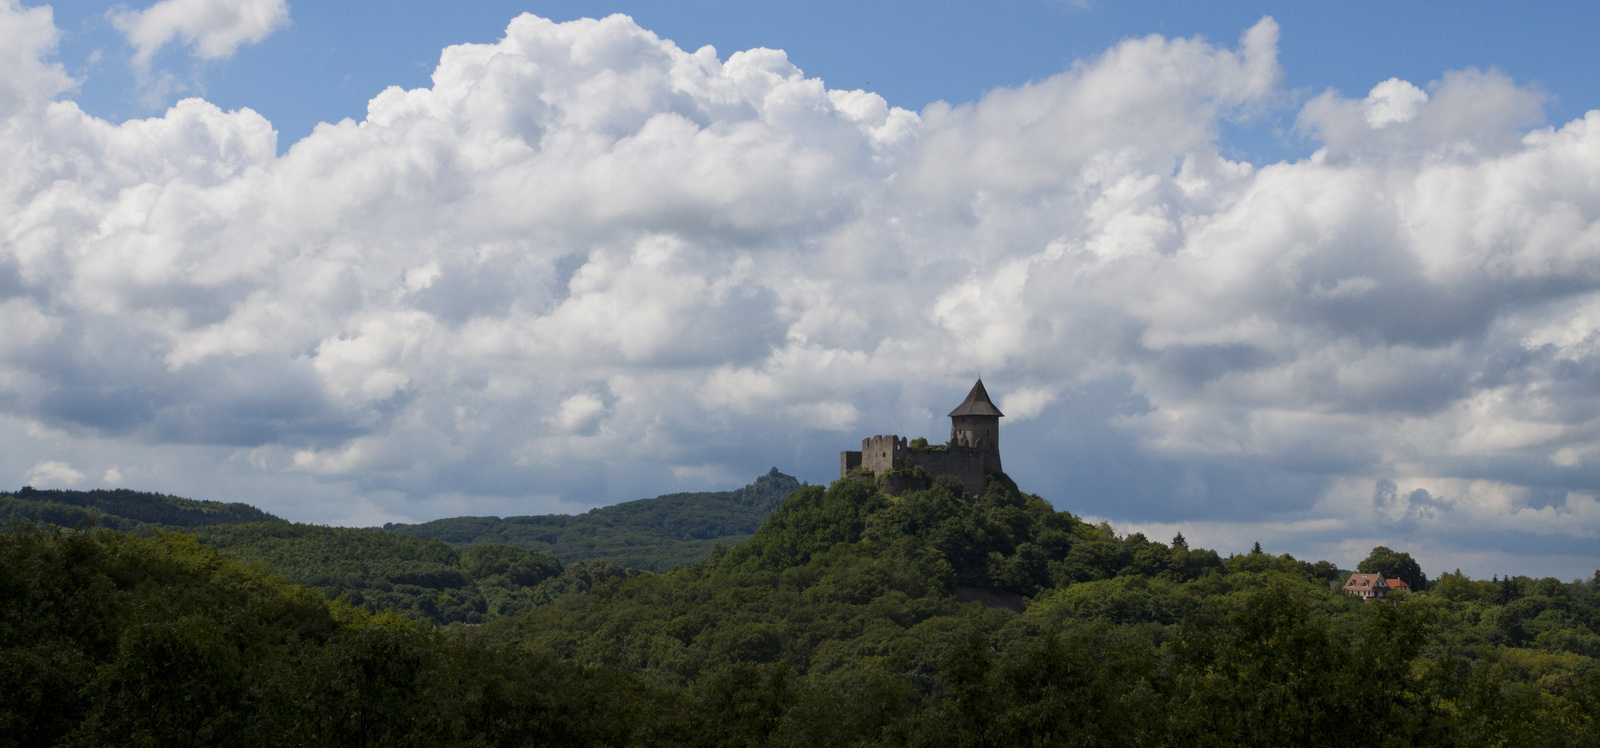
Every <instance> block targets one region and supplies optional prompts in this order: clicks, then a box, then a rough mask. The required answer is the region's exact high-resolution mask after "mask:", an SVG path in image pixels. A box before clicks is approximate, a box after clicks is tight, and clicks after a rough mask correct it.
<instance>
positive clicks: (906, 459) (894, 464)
mask: <svg viewBox="0 0 1600 748" xmlns="http://www.w3.org/2000/svg"><path fill="white" fill-rule="evenodd" d="M1003 417H1005V414H1004V413H1001V412H1000V409H999V408H996V407H995V406H994V403H993V402H992V401H990V400H989V393H988V391H987V390H985V389H984V388H983V380H982V379H979V380H978V383H977V384H974V385H972V391H971V392H968V393H967V399H966V400H963V401H961V404H960V405H958V406H956V409H955V410H952V411H950V443H949V444H943V445H937V446H928V447H923V446H917V447H912V446H909V445H908V444H907V443H906V440H905V439H904V438H902V437H899V436H896V435H894V434H887V435H879V436H871V437H867V438H866V439H862V440H861V451H860V452H853V451H852V452H841V453H840V454H839V477H841V478H843V477H847V476H849V474H850V471H852V470H855V469H857V468H861V469H862V470H863V471H865V472H868V473H871V474H872V475H873V476H874V477H877V478H880V479H882V480H883V483H884V489H885V490H887V491H889V492H890V493H898V492H899V491H901V490H903V489H906V488H914V487H919V486H916V485H915V482H916V480H915V479H914V478H910V477H908V476H906V475H905V473H904V472H903V471H905V470H907V469H909V468H914V467H920V468H922V469H923V470H925V471H927V473H928V475H930V476H932V477H938V476H941V475H948V476H950V477H952V478H955V479H956V480H959V481H961V484H962V485H963V486H965V487H966V491H967V493H969V494H973V495H982V494H983V491H984V489H986V488H987V487H988V485H989V475H990V474H992V473H998V472H1000V419H1001V418H1003Z"/></svg>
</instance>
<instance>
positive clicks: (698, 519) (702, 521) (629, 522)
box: [383, 468, 801, 571]
mask: <svg viewBox="0 0 1600 748" xmlns="http://www.w3.org/2000/svg"><path fill="white" fill-rule="evenodd" d="M800 487H801V483H800V481H798V480H795V478H794V477H793V476H788V475H784V474H783V473H780V472H778V469H777V468H773V469H772V470H771V471H770V472H768V473H767V474H766V475H763V476H761V477H760V478H757V479H756V481H755V482H754V483H751V484H750V485H748V486H745V487H744V488H740V489H738V490H734V491H719V492H706V493H675V494H667V495H666V496H660V497H657V498H654V499H640V500H638V501H629V502H626V503H623V504H613V505H612V506H606V507H600V508H599V509H593V510H590V511H589V512H587V513H585V514H575V515H574V514H546V515H539V516H529V517H504V518H501V517H452V518H450V519H440V520H434V521H432V522H424V523H422V524H417V525H405V524H387V525H384V526H383V529H385V530H387V531H389V532H393V533H398V534H401V535H410V536H412V537H420V538H434V539H437V540H443V541H445V542H446V543H450V544H452V545H475V544H479V543H501V544H505V545H514V546H520V547H523V548H529V549H532V550H536V551H542V552H545V553H549V554H551V555H553V556H555V557H556V558H559V559H561V561H562V562H563V563H571V562H574V561H592V560H604V561H609V562H611V563H614V564H619V565H622V566H628V567H632V568H635V569H646V570H650V571H666V570H668V569H671V568H673V567H676V566H683V565H686V564H692V563H695V562H697V561H700V560H701V559H704V558H706V557H707V556H708V555H710V553H711V549H712V548H713V547H714V546H715V545H716V544H718V543H722V544H724V545H734V544H736V543H741V542H744V540H745V539H746V538H748V537H750V535H751V534H753V533H754V532H755V531H756V528H758V527H760V526H761V523H762V522H763V521H765V520H766V518H767V516H768V515H770V514H772V511H773V510H774V509H776V508H777V507H778V505H779V504H781V503H783V500H784V499H786V498H788V497H789V495H790V494H792V493H794V492H795V491H797V490H799V489H800Z"/></svg>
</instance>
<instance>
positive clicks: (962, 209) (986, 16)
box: [0, 0, 1600, 579]
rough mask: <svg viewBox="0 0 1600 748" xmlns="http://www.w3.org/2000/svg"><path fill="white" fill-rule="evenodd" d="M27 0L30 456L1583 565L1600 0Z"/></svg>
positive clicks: (347, 517) (1595, 373)
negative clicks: (1035, 521)
mask: <svg viewBox="0 0 1600 748" xmlns="http://www.w3.org/2000/svg"><path fill="white" fill-rule="evenodd" d="M1274 5H1275V4H1267V3H1209V4H1196V3H1176V2H1171V3H1161V2H1154V3H1139V4H1127V3H1124V4H1111V3H1105V2H1079V3H1073V2H1062V1H1061V0H1048V1H1046V0H1040V1H1039V2H1028V1H1025V0H1013V1H1011V2H994V3H970V2H967V3H956V2H948V3H915V4H913V3H905V2H879V3H857V4H846V3H828V2H812V3H803V4H802V3H768V4H749V3H732V2H711V1H704V2H686V1H680V2H631V3H630V2H621V3H617V4H614V5H602V4H599V3H593V2H589V3H569V2H549V3H505V2H481V3H466V4H463V3H423V2H404V1H402V2H386V3H382V4H380V3H375V2H341V3H313V2H306V1H302V2H294V3H288V2H284V0H161V1H160V2H156V3H150V2H135V3H119V4H112V3H103V2H88V1H85V2H74V3H69V4H63V5H61V6H58V7H52V6H49V5H43V4H27V3H19V2H17V1H16V0H0V485H6V483H7V482H8V481H9V483H10V484H13V485H16V486H21V485H33V486H35V487H39V488H45V487H52V488H79V489H87V488H109V487H129V488H135V489H139V490H147V491H160V492H165V493H172V494H177V495H181V496H188V497H192V498H202V499H216V500H225V501H245V502H248V503H251V504H254V505H256V506H259V507H261V508H263V509H266V510H267V511H271V512H273V513H275V514H278V515H280V516H283V517H285V518H288V519H292V520H296V521H303V522H316V523H325V524H339V525H358V526H371V525H376V524H382V523H383V522H389V521H421V520H428V519H434V518H439V517H448V516H458V515H498V516H509V515H520V514H543V513H553V512H579V511H583V510H586V509H588V508H592V507H595V506H601V505H606V504H610V503H615V502H618V501H626V500H631V499H636V498H641V497H647V496H654V495H658V494H664V493H670V492H677V491H692V490H718V489H726V488H732V487H736V486H739V485H743V484H745V483H747V482H749V481H750V480H752V479H753V478H755V477H756V476H757V475H760V474H761V473H764V472H765V471H766V470H767V469H768V468H770V467H774V466H775V467H777V468H778V469H779V470H782V471H784V472H787V473H790V474H793V475H796V476H797V477H799V478H801V479H803V480H807V481H810V482H813V483H827V482H829V481H831V480H833V479H834V478H836V477H837V470H838V467H837V466H838V452H839V451H841V450H845V449H850V448H853V447H854V446H856V445H858V444H859V443H860V440H861V439H862V438H863V437H866V436H872V435H876V434H885V433H896V434H900V435H903V436H909V437H915V436H927V437H930V438H931V439H932V440H933V441H941V440H942V439H943V438H944V437H945V435H946V434H947V433H948V429H949V425H948V420H947V419H946V418H945V417H944V414H945V413H947V412H948V411H949V410H950V409H951V408H953V407H954V406H955V405H956V404H957V403H959V402H960V401H961V398H962V397H963V396H964V395H965V394H966V391H967V389H968V388H970V387H971V385H972V382H973V381H974V379H976V378H977V377H979V376H981V377H983V379H984V382H985V384H986V385H987V387H988V389H989V391H990V393H991V394H993V395H994V396H995V398H996V400H997V401H998V403H999V405H1000V407H1001V409H1002V410H1004V411H1005V412H1006V416H1007V417H1006V418H1005V419H1004V420H1003V421H1002V431H1003V435H1002V439H1001V442H1002V443H1001V446H1002V453H1003V455H1004V460H1005V466H1006V470H1007V472H1008V473H1009V474H1010V475H1011V476H1012V477H1013V478H1015V479H1016V481H1017V482H1018V484H1019V485H1020V486H1022V487H1023V488H1024V490H1028V491H1030V492H1035V493H1038V494H1039V495H1041V496H1043V497H1045V498H1046V499H1048V500H1049V501H1051V503H1053V504H1054V505H1055V506H1056V507H1057V508H1058V509H1062V510H1066V511H1071V512H1073V513H1074V514H1077V515H1079V516H1082V517H1085V518H1088V519H1091V520H1093V521H1100V520H1106V521H1109V522H1111V523H1112V524H1113V525H1114V526H1115V527H1116V528H1118V530H1119V531H1122V532H1135V531H1137V532H1145V533H1146V534H1148V535H1150V536H1151V537H1154V538H1156V539H1160V540H1166V539H1168V538H1170V537H1171V535H1172V534H1174V533H1176V532H1180V531H1181V532H1182V533H1183V534H1184V535H1185V536H1186V537H1188V538H1189V540H1190V542H1191V543H1194V544H1197V545H1204V546H1207V547H1214V548H1218V549H1219V550H1222V551H1223V552H1225V553H1227V552H1240V551H1243V550H1246V549H1248V548H1249V547H1250V545H1251V544H1252V543H1254V542H1260V543H1261V544H1262V546H1263V547H1264V548H1265V549H1267V550H1269V551H1272V552H1274V553H1280V552H1288V553H1292V554H1294V555H1296V556H1297V557H1301V558H1307V559H1328V560H1331V561H1334V562H1336V563H1338V564H1340V565H1341V566H1343V567H1345V568H1353V567H1354V566H1355V564H1356V563H1357V562H1359V561H1360V560H1361V559H1362V558H1363V557H1365V555H1366V553H1367V552H1368V551H1369V550H1370V549H1371V548H1372V547H1373V546H1376V545H1379V544H1385V545H1389V546H1391V547H1393V548H1396V549H1399V550H1405V551H1408V552H1410V553H1412V554H1413V555H1414V556H1416V557H1417V558H1418V560H1419V561H1420V562H1421V563H1422V565H1423V568H1424V570H1425V571H1427V572H1428V573H1429V574H1430V575H1433V576H1437V575H1438V574H1439V573H1441V572H1444V571H1450V570H1453V569H1456V568H1459V569H1461V570H1463V571H1465V572H1467V573H1469V574H1472V575H1475V576H1480V577H1488V576H1490V575H1491V574H1508V573H1515V574H1533V575H1554V576H1558V577H1561V578H1564V579H1571V578H1577V577H1588V576H1589V575H1590V574H1592V573H1593V571H1594V570H1595V569H1596V568H1597V567H1600V500H1597V496H1600V399H1597V397H1596V395H1597V394H1600V111H1597V108H1600V75H1596V73H1600V45H1595V44H1593V43H1592V40H1591V39H1590V38H1589V37H1591V36H1592V35H1593V29H1595V28H1600V23H1597V21H1600V6H1590V5H1587V4H1542V5H1540V6H1539V7H1537V8H1532V9H1528V8H1522V7H1504V6H1503V5H1502V4H1488V3H1484V4H1474V3H1467V4H1462V3H1450V4H1444V3H1407V4H1404V6H1403V7H1393V4H1385V3H1376V2H1352V3H1342V4H1322V5H1328V6H1337V7H1313V5H1314V4H1289V5H1293V6H1294V7H1287V8H1278V7H1273V6H1274Z"/></svg>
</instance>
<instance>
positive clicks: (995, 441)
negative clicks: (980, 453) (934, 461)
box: [950, 379, 1006, 452]
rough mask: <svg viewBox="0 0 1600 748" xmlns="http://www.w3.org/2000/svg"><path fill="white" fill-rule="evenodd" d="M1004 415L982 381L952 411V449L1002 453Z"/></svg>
mask: <svg viewBox="0 0 1600 748" xmlns="http://www.w3.org/2000/svg"><path fill="white" fill-rule="evenodd" d="M1005 415H1006V414H1004V413H1001V412H1000V409H999V408H996V407H995V406H994V402H993V401H991V400H990V399H989V392H988V391H987V390H985V389H984V388H983V380H982V379H979V380H978V383H977V384H974V385H972V391H971V392H968V393H967V399H965V400H962V401H961V404H960V405H957V406H956V409H955V410H952V411H950V446H952V447H970V448H972V449H983V450H994V451H996V452H999V451H1000V419H1001V418H1004V417H1005Z"/></svg>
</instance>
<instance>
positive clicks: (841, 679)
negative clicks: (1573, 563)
mask: <svg viewBox="0 0 1600 748" xmlns="http://www.w3.org/2000/svg"><path fill="white" fill-rule="evenodd" d="M964 493H965V492H964V491H962V490H961V489H960V487H959V486H957V485H955V484H954V483H953V482H951V481H949V480H948V479H945V480H940V481H936V482H934V484H933V485H932V486H931V487H930V488H928V489H926V490H921V491H907V492H905V493H904V494H902V495H900V496H887V495H885V494H883V493H882V492H881V491H879V490H878V489H877V488H876V486H875V485H874V484H873V482H872V481H869V480H863V479H845V480H840V481H838V482H836V483H834V484H833V485H832V486H830V487H827V488H822V487H805V488H803V489H802V490H800V491H798V492H796V493H795V494H794V495H793V496H791V497H790V498H789V500H787V501H785V502H784V503H783V504H782V505H781V506H780V507H778V509H777V510H776V511H774V512H773V513H772V515H771V517H770V518H769V519H768V521H767V522H766V523H765V524H763V525H762V526H761V527H760V529H759V530H757V531H756V532H755V533H754V534H753V535H752V536H751V537H750V538H749V540H748V541H746V542H744V543H742V544H738V545H734V546H731V547H716V548H713V550H712V552H711V554H710V555H709V557H707V558H706V559H705V560H703V561H701V562H699V563H696V564H692V565H688V566H683V567H680V568H677V569H674V570H672V571H669V572H667V573H663V574H641V573H639V572H637V571H628V570H625V569H622V568H621V567H617V566H615V565H613V564H609V563H606V562H603V561H601V562H588V563H570V564H567V565H566V566H564V567H563V566H561V565H560V563H559V562H558V561H555V560H554V559H552V558H550V557H549V556H546V555H543V554H539V553H536V552H533V551H530V550H528V549H526V548H519V547H511V546H506V545H500V546H491V545H473V546H469V547H467V548H465V549H456V548H452V547H451V546H449V545H447V544H445V543H442V542H438V541H431V540H426V539H418V538H410V537H405V536H401V535H395V534H385V533H381V532H378V531H360V530H336V529H333V528H305V527H303V526H293V525H262V524H257V525H242V526H234V527H221V528H207V529H204V530H200V531H197V532H203V533H206V534H207V536H208V538H209V539H211V540H213V541H215V542H218V543H219V544H221V545H224V546H225V547H226V548H227V551H226V552H227V553H237V554H239V555H240V556H244V557H253V558H255V559H256V560H257V561H259V562H260V564H261V565H272V564H276V565H283V566H285V567H286V568H288V569H290V570H291V571H294V572H295V573H296V574H301V575H303V576H305V578H307V579H313V580H321V581H323V582H325V583H326V585H327V586H325V587H324V588H325V589H328V590H330V591H331V590H333V589H334V586H333V585H336V584H343V583H350V584H352V586H350V587H348V588H346V589H345V590H344V591H343V592H342V593H341V594H342V595H343V596H344V597H343V599H345V600H353V599H354V593H355V592H356V591H357V589H358V588H357V587H356V586H354V583H359V584H361V585H366V586H364V587H359V589H360V590H368V589H377V588H378V587H379V586H380V585H381V584H389V585H391V587H393V588H394V589H395V590H399V589H400V588H401V587H402V586H404V585H407V584H409V585H411V586H413V587H417V588H418V589H424V590H430V591H431V592H430V593H429V594H432V595H434V597H435V598H437V597H439V596H443V595H460V596H464V597H465V598H470V597H471V595H477V596H479V598H480V599H481V603H482V605H483V606H484V611H485V614H484V619H485V620H487V623H485V624H484V625H483V626H481V627H462V626H450V627H446V628H442V629H440V628H434V627H432V626H426V625H419V623H418V622H416V620H415V617H416V616H418V615H420V614H419V612H418V611H419V608H418V607H417V606H418V605H420V603H419V602H418V601H419V600H421V599H422V598H423V597H425V596H422V595H418V596H414V597H412V598H395V599H394V601H393V605H392V606H391V607H392V609H395V610H400V611H401V612H404V613H406V614H407V615H398V614H396V613H394V612H383V613H376V614H373V613H367V612H365V611H362V610H360V609H356V608H351V607H348V606H346V605H344V604H343V603H340V602H332V603H330V602H328V601H327V600H326V599H325V598H324V597H323V596H322V595H318V594H314V593H309V592H307V591H306V590H304V589H301V588H297V587H292V586H289V585H287V584H284V583H283V582H281V581H278V580H277V579H274V578H272V577H269V576H266V575H264V574H263V573H262V566H259V565H258V566H251V567H247V566H244V565H241V563H240V562H238V561H236V560H234V559H232V558H230V557H229V556H227V555H224V553H223V552H219V551H216V550H213V549H211V548H209V547H207V546H203V545H201V544H199V543H197V542H195V541H193V540H190V539H188V538H186V537H184V536H179V535H175V534H161V535H158V536H156V537H139V536H135V535H129V534H119V533H112V532H104V531H91V532H79V531H62V530H59V529H58V530H54V531H49V532H45V531H39V530H19V531H17V532H13V533H10V534H6V535H0V743H7V742H16V743H21V744H37V743H62V744H118V745H122V744H168V743H183V744H192V743H226V744H230V745H231V744H240V745H250V744H257V743H271V744H287V745H298V744H317V745H328V744H331V745H374V744H383V745H402V744H429V745H433V744H468V745H489V744H494V745H522V744H530V743H558V744H593V745H602V744H603V745H729V746H732V745H740V746H743V745H755V744H769V745H797V746H798V745H806V746H810V745H875V744H895V745H915V746H979V745H1058V744H1059V745H1095V746H1192V745H1198V746H1224V745H1230V746H1231V745H1330V746H1340V745H1348V746H1354V745H1363V746H1365V745H1423V746H1428V745H1441V746H1444V745H1448V746H1477V745H1483V746H1490V745H1495V746H1500V745H1536V746H1592V745H1596V744H1600V717H1597V715H1600V664H1597V663H1600V660H1597V659H1596V653H1595V651H1594V649H1593V648H1594V646H1595V644H1596V632H1597V631H1600V589H1597V587H1600V578H1597V579H1594V580H1585V581H1580V582H1570V583H1563V582H1560V581H1559V580H1554V579H1530V578H1526V577H1510V578H1504V579H1500V578H1497V579H1495V580H1493V581H1492V582H1479V581H1474V580H1470V579H1467V578H1466V577H1464V576H1462V575H1460V574H1459V573H1456V574H1447V575H1444V576H1443V577H1441V579H1440V580H1439V582H1438V583H1437V585H1436V587H1435V588H1434V589H1433V590H1431V591H1426V592H1420V593H1418V594H1415V595H1410V596H1405V597H1403V598H1401V599H1397V600H1393V601H1384V602H1365V601H1362V600H1360V599H1357V598H1354V597H1351V596H1348V595H1345V594H1342V593H1341V592H1339V591H1337V590H1334V589H1330V587H1329V585H1328V582H1329V581H1330V580H1334V579H1337V577H1338V570H1337V569H1336V568H1334V567H1333V566H1332V565H1331V564H1328V563H1326V562H1318V563H1307V562H1304V561H1300V560H1297V559H1295V558H1293V557H1291V556H1288V555H1287V554H1284V555H1278V556H1272V555H1269V554H1266V553H1264V552H1262V553H1249V554H1242V555H1235V556H1230V557H1228V558H1227V559H1222V558H1220V557H1219V556H1218V555H1217V554H1216V553H1215V552H1214V551H1210V550H1206V549H1200V548H1191V547H1190V546H1189V544H1188V543H1187V542H1186V541H1182V540H1181V539H1180V538H1175V539H1174V543H1173V544H1172V545H1170V546H1169V545H1165V544H1162V543H1159V542H1154V541H1151V540H1149V539H1148V538H1146V537H1145V536H1143V535H1140V534H1138V533H1134V534H1129V535H1119V534H1117V533H1116V532H1114V531H1113V529H1112V528H1111V527H1110V526H1109V525H1105V524H1103V523H1102V524H1101V525H1100V526H1091V525H1088V524H1086V523H1084V522H1082V521H1080V520H1079V519H1078V518H1076V517H1073V516H1072V515H1070V514H1067V513H1063V512H1056V511H1055V510H1054V509H1053V508H1051V507H1050V506H1049V504H1047V503H1046V502H1044V501H1043V500H1042V499H1040V498H1039V497H1036V496H1030V495H1028V494H1024V493H1022V492H1021V491H1018V490H1017V489H1016V487H1015V486H1014V485H1013V484H1012V483H1011V482H1010V481H1009V480H1008V479H1005V478H1004V476H997V477H996V480H994V481H992V482H991V485H990V487H989V488H988V490H986V492H985V493H984V495H983V496H981V497H978V498H971V497H970V496H966V495H964ZM251 554H254V556H251ZM1396 555H1399V554H1396ZM402 579H404V580H409V581H400V580H402ZM351 580H354V582H351ZM422 583H427V584H434V585H437V586H434V587H424V586H423V584H422ZM452 585H455V586H452ZM496 595H497V596H498V597H494V596H496ZM494 600H498V601H500V602H492V601H494ZM962 600H981V601H989V603H991V604H992V605H993V607H991V605H986V604H984V603H980V602H961V601H962ZM365 604H368V605H373V606H374V607H383V606H382V605H377V604H376V603H374V601H373V600H371V599H368V600H366V603H365ZM384 605H388V603H384ZM494 605H500V606H501V607H500V608H498V609H497V610H499V611H500V615H498V617H493V616H490V615H488V614H487V613H488V612H491V611H490V608H492V607H493V606H494ZM408 606H409V607H408ZM1006 606H1012V607H1016V608H1021V609H1022V612H1021V613H1020V614H1017V613H1013V612H1011V610H1008V609H1006ZM13 736H15V737H13Z"/></svg>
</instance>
